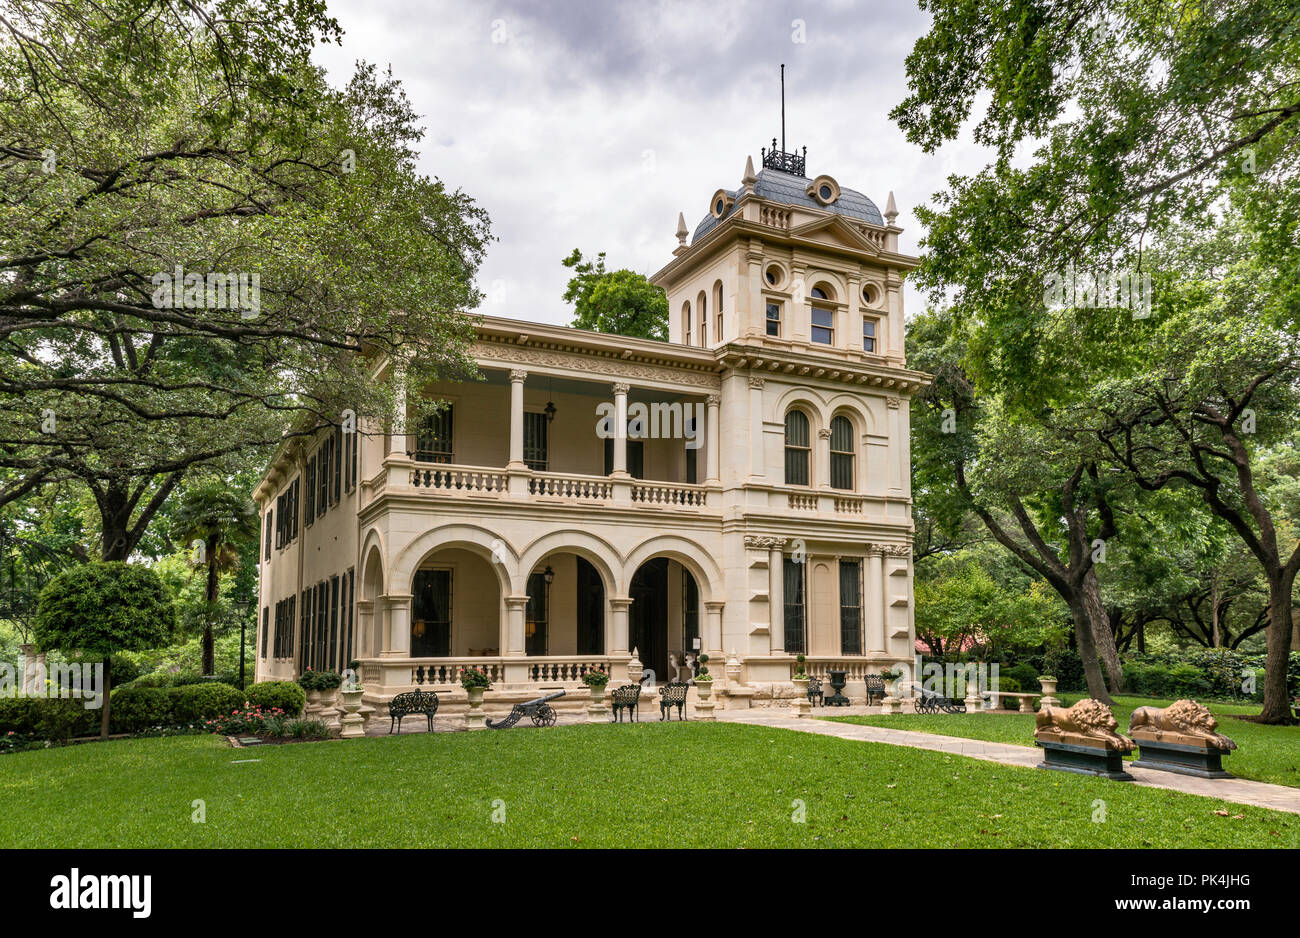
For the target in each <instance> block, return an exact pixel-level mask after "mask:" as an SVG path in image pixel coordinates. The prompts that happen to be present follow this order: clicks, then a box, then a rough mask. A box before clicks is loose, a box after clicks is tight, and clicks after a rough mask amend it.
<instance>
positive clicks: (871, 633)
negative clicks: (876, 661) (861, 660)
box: [863, 549, 885, 655]
mask: <svg viewBox="0 0 1300 938" xmlns="http://www.w3.org/2000/svg"><path fill="white" fill-rule="evenodd" d="M866 566H867V571H866V572H867V577H866V580H867V589H866V593H867V594H866V596H865V597H863V607H864V608H865V610H866V619H867V623H866V624H867V651H868V653H870V654H879V655H883V654H884V653H885V557H884V554H882V553H881V552H880V551H879V550H877V549H872V550H868V551H867V557H866Z"/></svg>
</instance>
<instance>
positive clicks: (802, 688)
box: [790, 674, 808, 700]
mask: <svg viewBox="0 0 1300 938" xmlns="http://www.w3.org/2000/svg"><path fill="white" fill-rule="evenodd" d="M790 680H791V681H792V682H793V683H794V692H795V695H796V696H795V699H796V700H799V699H803V700H807V699H808V675H806V674H796V675H795V676H794V677H792V678H791V679H790Z"/></svg>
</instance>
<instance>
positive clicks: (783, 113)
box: [781, 62, 785, 150]
mask: <svg viewBox="0 0 1300 938" xmlns="http://www.w3.org/2000/svg"><path fill="white" fill-rule="evenodd" d="M781 149H782V150H784V149H785V63H784V62H782V63H781Z"/></svg>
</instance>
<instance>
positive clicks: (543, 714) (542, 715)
mask: <svg viewBox="0 0 1300 938" xmlns="http://www.w3.org/2000/svg"><path fill="white" fill-rule="evenodd" d="M554 725H555V710H554V709H553V708H551V707H549V706H548V705H546V704H542V705H541V706H540V707H538V708H537V712H536V713H534V714H533V726H554Z"/></svg>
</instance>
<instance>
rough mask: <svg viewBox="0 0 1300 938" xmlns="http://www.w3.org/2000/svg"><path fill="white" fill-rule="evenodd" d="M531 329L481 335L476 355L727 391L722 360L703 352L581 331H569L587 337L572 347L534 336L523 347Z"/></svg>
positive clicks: (482, 358)
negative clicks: (595, 336)
mask: <svg viewBox="0 0 1300 938" xmlns="http://www.w3.org/2000/svg"><path fill="white" fill-rule="evenodd" d="M528 325H531V324H528V323H519V324H517V328H516V329H515V333H516V336H515V337H514V338H510V339H506V338H504V337H500V336H494V335H481V336H480V338H479V340H478V341H477V342H475V343H474V346H473V348H472V350H471V354H472V355H473V356H474V358H475V359H477V360H478V361H479V362H480V363H484V364H486V363H497V362H499V363H501V364H503V365H522V366H529V365H533V366H537V367H541V368H556V369H560V370H564V371H570V372H573V373H575V374H580V375H583V376H585V377H590V378H597V377H608V378H622V379H626V380H627V381H628V382H630V383H633V384H635V383H636V382H637V381H638V380H640V381H653V382H656V383H659V384H669V385H685V386H687V387H694V388H706V389H709V390H715V391H716V390H718V389H719V388H720V387H721V378H720V376H719V374H718V372H719V368H718V362H717V359H716V358H715V357H714V355H713V354H712V353H711V352H708V351H705V350H703V349H700V350H694V351H693V350H691V349H690V347H689V346H678V345H669V344H668V343H666V342H660V343H652V344H654V345H662V346H663V349H662V351H660V350H655V349H644V348H636V347H634V346H631V345H629V344H628V343H632V342H634V341H636V340H631V339H626V338H625V337H622V336H606V337H602V338H605V339H608V340H621V341H618V342H614V341H610V342H608V343H606V342H599V343H593V342H589V341H587V340H586V339H587V337H588V336H590V335H592V333H584V332H582V331H581V330H569V331H572V332H577V333H579V336H580V337H581V338H578V339H574V340H570V341H566V340H565V339H564V337H559V336H557V337H554V338H547V339H544V340H543V339H540V338H538V337H535V336H532V335H529V336H528V338H527V341H520V336H519V333H520V330H519V328H518V327H526V326H528ZM680 353H685V354H680Z"/></svg>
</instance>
